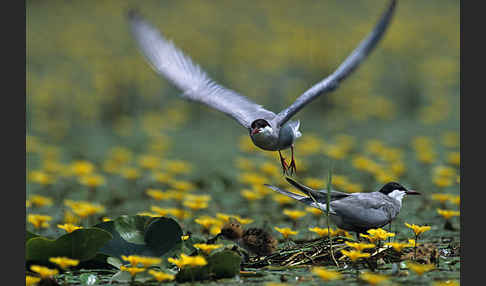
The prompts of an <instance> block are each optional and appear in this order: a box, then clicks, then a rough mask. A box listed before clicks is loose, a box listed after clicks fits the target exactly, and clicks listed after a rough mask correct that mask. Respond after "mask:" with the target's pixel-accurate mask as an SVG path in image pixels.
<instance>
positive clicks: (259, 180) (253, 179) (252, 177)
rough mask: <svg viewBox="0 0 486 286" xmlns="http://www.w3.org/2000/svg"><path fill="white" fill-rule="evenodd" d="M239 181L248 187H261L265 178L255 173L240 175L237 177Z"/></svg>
mask: <svg viewBox="0 0 486 286" xmlns="http://www.w3.org/2000/svg"><path fill="white" fill-rule="evenodd" d="M239 181H240V182H242V183H246V184H249V185H263V184H264V183H265V177H263V176H261V175H259V174H256V173H242V174H240V176H239Z"/></svg>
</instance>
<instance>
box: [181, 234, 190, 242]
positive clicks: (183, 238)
mask: <svg viewBox="0 0 486 286" xmlns="http://www.w3.org/2000/svg"><path fill="white" fill-rule="evenodd" d="M188 239H189V235H183V236H181V240H182V241H184V240H188Z"/></svg>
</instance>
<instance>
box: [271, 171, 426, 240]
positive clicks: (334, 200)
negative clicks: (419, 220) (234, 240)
mask: <svg viewBox="0 0 486 286" xmlns="http://www.w3.org/2000/svg"><path fill="white" fill-rule="evenodd" d="M286 179H287V181H288V182H289V183H290V184H292V185H293V186H294V187H296V188H297V189H299V190H300V191H302V192H304V193H305V194H307V195H308V196H302V195H298V194H295V193H292V192H289V191H286V190H283V189H280V188H278V187H275V186H272V185H267V184H265V186H267V187H269V188H271V189H272V190H274V191H276V192H279V193H281V194H284V195H286V196H288V197H291V198H293V199H295V200H297V201H299V202H301V203H304V204H306V205H309V206H312V207H314V208H318V209H321V210H323V211H324V212H325V211H326V202H327V190H313V189H311V188H309V187H307V186H304V185H302V184H300V183H298V182H296V181H294V180H292V179H290V178H288V177H287V178H286ZM405 195H420V193H419V192H416V191H413V190H407V189H406V188H405V187H403V186H402V185H400V184H399V183H395V182H390V183H387V184H385V185H384V186H383V187H382V188H381V189H380V190H379V191H377V192H370V193H343V192H338V191H334V190H333V191H331V201H330V202H329V214H330V218H331V221H332V222H333V223H334V224H336V225H337V227H339V228H341V229H344V230H348V231H353V232H356V233H365V232H366V231H367V230H369V229H372V228H379V227H382V226H385V225H387V224H388V223H390V222H391V221H392V220H393V219H394V218H395V217H396V216H397V215H398V213H399V212H400V208H401V207H402V199H403V198H404V197H405ZM310 196H312V197H314V199H315V201H314V199H313V198H311V197H310ZM316 202H317V203H316Z"/></svg>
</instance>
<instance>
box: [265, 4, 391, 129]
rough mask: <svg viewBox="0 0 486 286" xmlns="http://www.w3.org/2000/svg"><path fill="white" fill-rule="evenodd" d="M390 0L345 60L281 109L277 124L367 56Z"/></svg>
mask: <svg viewBox="0 0 486 286" xmlns="http://www.w3.org/2000/svg"><path fill="white" fill-rule="evenodd" d="M396 2H397V1H396V0H392V1H391V2H390V5H389V6H388V9H387V10H386V11H385V13H384V14H383V16H382V17H381V19H380V21H379V22H378V24H377V25H376V26H375V28H374V29H373V31H371V33H370V34H369V35H368V36H367V37H366V38H365V39H364V40H363V41H362V42H361V43H360V44H359V46H358V47H357V48H356V49H355V50H354V51H353V52H352V53H351V54H350V55H349V56H348V57H347V58H346V60H345V61H344V62H343V63H342V64H341V65H340V66H339V67H338V68H337V69H336V70H335V71H334V72H333V73H332V74H331V75H329V76H328V77H326V78H324V79H323V80H322V81H320V82H318V83H317V84H315V85H314V86H312V87H311V88H310V89H308V90H307V91H306V92H304V93H303V94H302V95H300V96H299V97H298V98H297V99H296V100H295V101H294V102H293V103H292V105H290V106H289V107H288V108H286V109H284V110H282V111H281V112H280V113H279V114H278V115H277V118H276V119H275V120H276V121H277V124H278V126H282V125H283V124H285V122H287V121H288V120H289V119H290V118H291V117H292V116H294V115H295V114H296V113H297V112H298V111H299V110H301V109H302V108H303V107H304V106H305V105H307V104H308V103H310V102H311V101H312V100H314V99H316V98H317V97H318V96H319V95H321V94H324V93H327V92H331V91H333V90H335V89H336V88H337V87H338V85H339V83H340V82H341V81H342V80H343V79H345V78H346V77H348V76H349V75H350V74H351V73H352V72H353V71H354V70H355V69H356V68H357V67H358V66H359V65H360V63H361V62H362V61H363V60H364V59H365V58H366V57H367V56H368V54H369V53H370V52H371V51H372V50H373V48H374V47H375V46H376V45H377V43H378V42H379V41H380V39H381V38H382V37H383V35H384V34H385V31H386V29H387V27H388V26H389V24H390V20H391V18H392V16H393V12H394V10H395V6H396Z"/></svg>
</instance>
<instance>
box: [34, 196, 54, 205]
mask: <svg viewBox="0 0 486 286" xmlns="http://www.w3.org/2000/svg"><path fill="white" fill-rule="evenodd" d="M29 202H30V203H31V204H32V205H34V206H38V207H44V206H50V205H52V199H51V198H48V197H44V196H40V195H32V196H30V198H29Z"/></svg>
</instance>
